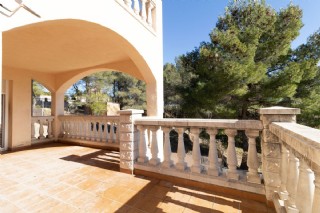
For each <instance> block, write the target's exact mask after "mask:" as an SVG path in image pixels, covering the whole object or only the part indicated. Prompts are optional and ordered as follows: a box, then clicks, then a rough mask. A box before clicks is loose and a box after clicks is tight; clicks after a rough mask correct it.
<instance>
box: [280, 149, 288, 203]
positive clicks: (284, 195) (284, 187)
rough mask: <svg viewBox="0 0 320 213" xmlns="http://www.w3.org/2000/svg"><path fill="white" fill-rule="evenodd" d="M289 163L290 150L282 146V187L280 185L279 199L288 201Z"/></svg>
mask: <svg viewBox="0 0 320 213" xmlns="http://www.w3.org/2000/svg"><path fill="white" fill-rule="evenodd" d="M288 161H289V150H288V149H287V148H286V147H285V146H284V145H282V146H281V164H280V171H281V174H280V177H281V185H280V192H279V197H280V199H281V200H287V199H288V191H287V179H288Z"/></svg>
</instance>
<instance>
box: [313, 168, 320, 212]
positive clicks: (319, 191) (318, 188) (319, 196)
mask: <svg viewBox="0 0 320 213" xmlns="http://www.w3.org/2000/svg"><path fill="white" fill-rule="evenodd" d="M312 169H313V171H314V175H315V180H314V186H315V189H314V196H313V202H312V213H318V212H320V168H319V167H317V168H312Z"/></svg>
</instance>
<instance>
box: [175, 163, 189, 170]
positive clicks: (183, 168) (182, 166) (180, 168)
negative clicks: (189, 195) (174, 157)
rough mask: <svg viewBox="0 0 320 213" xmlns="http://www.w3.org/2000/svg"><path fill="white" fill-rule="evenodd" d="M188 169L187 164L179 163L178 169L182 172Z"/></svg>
mask: <svg viewBox="0 0 320 213" xmlns="http://www.w3.org/2000/svg"><path fill="white" fill-rule="evenodd" d="M186 167H187V164H186V163H177V164H176V168H177V169H178V170H180V171H184V170H185V169H186Z"/></svg>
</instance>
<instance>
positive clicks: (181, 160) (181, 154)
mask: <svg viewBox="0 0 320 213" xmlns="http://www.w3.org/2000/svg"><path fill="white" fill-rule="evenodd" d="M177 131H178V134H179V139H178V153H177V156H178V162H177V164H176V167H177V169H178V170H181V171H184V170H185V169H186V167H187V163H186V162H185V157H186V150H185V148H184V139H183V134H184V128H177Z"/></svg>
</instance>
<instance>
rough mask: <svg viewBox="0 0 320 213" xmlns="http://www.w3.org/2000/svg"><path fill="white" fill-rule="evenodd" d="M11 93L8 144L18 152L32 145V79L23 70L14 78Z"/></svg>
mask: <svg viewBox="0 0 320 213" xmlns="http://www.w3.org/2000/svg"><path fill="white" fill-rule="evenodd" d="M6 69H8V68H6ZM6 72H10V69H9V70H6ZM9 93H10V94H9V97H10V98H9V117H10V119H9V124H8V125H9V126H8V128H9V135H8V136H9V138H8V142H9V149H10V150H16V149H20V148H22V147H26V146H30V145H31V113H32V103H31V96H32V91H31V78H30V77H28V76H25V75H24V74H23V70H21V74H19V75H16V76H14V79H13V80H12V83H11V84H10V88H9Z"/></svg>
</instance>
